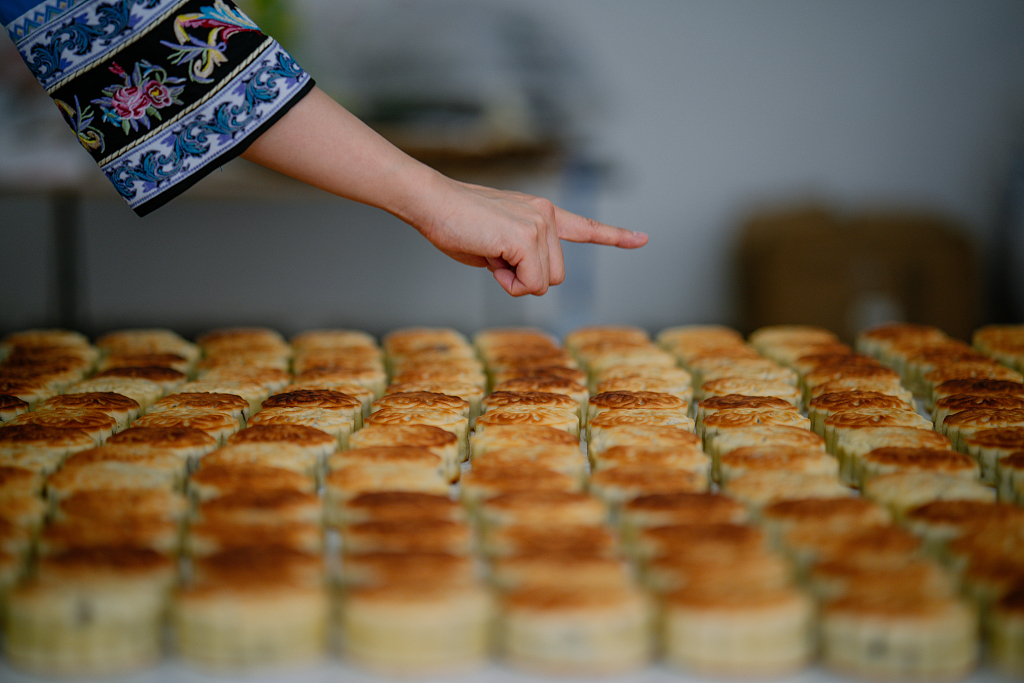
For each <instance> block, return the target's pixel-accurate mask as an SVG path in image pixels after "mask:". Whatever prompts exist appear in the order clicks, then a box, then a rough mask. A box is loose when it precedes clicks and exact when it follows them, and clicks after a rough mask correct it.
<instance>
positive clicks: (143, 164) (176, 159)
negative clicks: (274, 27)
mask: <svg viewBox="0 0 1024 683" xmlns="http://www.w3.org/2000/svg"><path fill="white" fill-rule="evenodd" d="M270 52H272V53H274V54H271V55H268V57H267V58H265V59H264V60H262V63H261V64H258V65H256V68H255V69H254V70H253V71H252V73H251V74H250V75H249V76H247V77H246V78H245V80H244V82H242V83H239V84H238V86H236V87H237V90H235V92H232V93H230V97H229V101H227V102H224V103H222V104H218V105H216V107H215V108H214V109H213V111H211V112H210V115H209V117H208V118H207V117H195V118H193V119H191V120H189V121H188V122H186V124H185V125H184V126H183V127H182V128H179V129H178V130H175V131H174V132H173V133H172V135H171V136H170V137H169V138H168V139H167V142H169V143H170V149H169V150H168V151H167V152H158V151H155V150H154V151H147V152H145V153H143V154H142V156H141V158H139V159H138V160H137V161H134V162H133V161H131V160H123V161H122V162H120V163H118V164H117V165H112V166H109V167H106V168H104V172H105V173H106V174H107V177H108V178H109V179H110V181H111V182H112V183H113V184H114V187H115V188H117V191H118V192H119V193H120V194H121V195H122V196H123V197H125V198H126V199H128V200H129V202H131V201H132V200H133V199H134V198H135V197H136V195H137V193H138V189H137V187H136V186H138V187H139V188H140V189H142V190H143V192H144V193H146V194H149V193H151V192H152V191H153V190H154V189H155V188H157V187H159V186H160V185H163V184H165V183H169V182H175V181H174V180H172V179H174V178H175V177H176V176H178V175H179V174H181V173H188V172H190V170H191V169H190V168H189V161H190V160H194V159H197V158H205V157H208V156H210V155H211V152H212V151H213V148H217V149H223V148H225V147H230V146H231V145H232V144H234V141H235V140H237V139H238V137H239V136H241V135H245V134H246V133H248V132H251V131H252V130H253V129H254V128H255V127H257V126H258V125H259V124H260V120H261V118H262V117H263V116H266V115H267V114H268V113H269V112H268V111H266V110H265V108H266V107H268V106H269V107H272V108H274V109H276V108H278V107H280V106H282V105H283V104H284V101H285V98H284V97H282V94H283V92H284V91H286V90H291V89H292V88H294V87H295V86H298V85H299V84H300V83H302V82H303V81H305V83H306V84H307V86H306V87H308V84H309V83H310V81H309V78H308V76H307V75H306V73H305V72H304V71H303V70H302V69H301V67H299V65H298V64H297V63H296V62H295V60H294V59H293V58H292V57H291V55H289V54H288V53H286V52H284V51H281V50H279V49H277V48H276V46H275V49H272V50H270ZM281 80H284V81H285V84H284V87H282V84H279V81H281ZM232 100H233V101H232ZM211 138H212V139H211Z"/></svg>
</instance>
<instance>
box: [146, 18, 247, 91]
mask: <svg viewBox="0 0 1024 683" xmlns="http://www.w3.org/2000/svg"><path fill="white" fill-rule="evenodd" d="M190 28H208V29H210V30H209V32H208V33H207V35H206V39H205V41H204V40H202V39H200V38H196V37H195V36H192V35H190V34H189V33H188V30H187V29H190ZM258 30H259V28H258V27H257V26H256V24H254V23H253V22H252V20H251V19H249V17H247V16H245V15H244V14H242V12H240V11H239V10H237V9H232V8H230V7H228V6H227V5H226V4H224V2H223V0H216V2H215V3H214V5H213V6H212V7H203V8H202V9H200V11H199V12H196V13H193V14H182V15H181V16H179V17H177V18H176V19H175V20H174V37H175V38H177V40H178V44H177V45H175V44H174V43H171V42H168V41H166V40H164V41H161V43H162V44H163V45H165V46H166V47H169V48H173V49H174V52H172V53H171V62H172V63H174V64H184V63H188V64H189V78H191V79H192V80H193V81H196V82H198V83H209V82H211V81H212V80H213V79H211V78H210V76H211V75H212V74H213V70H214V69H215V68H216V67H217V66H218V65H220V64H223V63H224V62H226V61H227V56H225V54H224V51H225V49H227V41H228V38H230V37H231V36H232V35H234V34H236V33H239V32H240V31H258Z"/></svg>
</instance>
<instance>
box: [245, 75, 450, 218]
mask: <svg viewBox="0 0 1024 683" xmlns="http://www.w3.org/2000/svg"><path fill="white" fill-rule="evenodd" d="M242 157H243V158H245V159H248V160H249V161H253V162H255V163H258V164H260V165H262V166H265V167H267V168H271V169H273V170H275V171H279V172H280V173H283V174H285V175H287V176H290V177H292V178H295V179H297V180H301V181H302V182H304V183H307V184H309V185H312V186H314V187H317V188H320V189H322V190H325V191H327V192H330V193H332V194H335V195H338V196H340V197H344V198H346V199H351V200H354V201H357V202H361V203H363V204H369V205H371V206H375V207H378V208H380V209H383V210H385V211H388V212H389V213H392V214H394V215H395V216H397V217H399V218H401V219H402V220H403V221H405V222H407V223H409V224H411V225H413V226H414V227H416V228H417V229H421V228H422V226H423V224H424V222H425V221H427V220H428V218H427V216H429V210H430V209H429V205H430V204H431V203H432V199H431V195H432V194H433V193H437V192H439V191H440V188H441V186H442V185H443V183H444V181H445V179H444V178H443V177H442V176H441V175H440V174H439V173H437V172H436V171H434V170H433V169H431V168H430V167H428V166H426V165H425V164H422V163H420V162H418V161H416V160H415V159H413V158H412V157H410V156H409V155H407V154H405V153H404V152H402V151H401V150H399V149H398V148H397V147H395V146H394V145H392V144H391V143H390V142H388V141H387V140H385V139H384V138H383V137H381V136H380V135H378V134H377V133H376V132H374V131H373V130H372V129H371V128H370V127H369V126H367V125H366V124H365V123H363V122H362V121H360V120H359V119H358V118H356V117H355V116H354V115H353V114H351V113H350V112H349V111H347V110H346V109H345V108H344V107H342V106H341V105H339V104H338V103H336V102H335V101H334V100H332V99H331V98H330V97H328V96H327V95H326V94H325V93H324V92H323V91H322V90H320V89H319V88H314V89H313V90H312V91H311V92H310V93H309V94H308V95H306V97H304V98H303V99H302V101H301V102H299V103H298V104H296V105H295V106H294V107H293V108H292V109H291V110H290V111H289V112H288V113H287V114H286V115H285V116H284V118H282V119H281V120H280V121H279V122H278V123H277V124H275V125H274V126H273V127H272V128H271V129H270V130H269V131H267V132H266V133H264V134H263V135H262V136H261V137H260V138H259V139H257V140H256V141H255V142H254V143H253V144H252V145H251V146H250V147H249V149H248V150H246V151H245V152H244V153H243V154H242Z"/></svg>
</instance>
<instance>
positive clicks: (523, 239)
mask: <svg viewBox="0 0 1024 683" xmlns="http://www.w3.org/2000/svg"><path fill="white" fill-rule="evenodd" d="M442 178H443V181H444V183H445V185H446V187H444V188H443V190H442V192H441V200H440V204H439V206H438V207H437V210H436V211H434V212H433V213H432V214H431V216H430V217H429V219H428V220H427V222H426V223H425V225H424V226H423V227H419V226H417V229H418V230H419V231H420V232H421V233H422V234H423V236H424V237H426V238H427V239H428V240H430V242H431V243H432V244H433V245H434V246H436V247H437V248H438V249H440V250H441V251H442V252H444V253H445V254H447V255H448V256H450V257H452V258H453V259H455V260H456V261H458V262H460V263H464V264H466V265H469V266H476V267H480V268H487V269H488V270H490V271H491V273H492V274H493V275H494V279H495V280H497V282H498V284H500V285H501V287H502V288H503V289H504V290H505V291H506V292H508V293H509V294H511V295H512V296H522V295H524V294H537V295H541V294H544V293H545V292H547V290H548V287H549V286H550V285H557V284H559V283H561V282H562V281H563V280H564V279H565V263H564V261H563V259H562V245H561V240H563V239H564V240H568V241H570V242H590V243H594V244H604V245H609V246H615V247H622V248H626V249H635V248H637V247H642V246H643V245H644V244H646V243H647V235H645V234H643V233H639V232H632V231H629V230H623V229H622V228H614V227H612V226H610V225H605V224H603V223H598V222H597V221H594V220H591V219H589V218H584V217H582V216H577V215H576V214H574V213H569V212H568V211H565V210H563V209H560V208H558V207H557V206H555V205H554V204H552V203H551V202H549V201H548V200H546V199H542V198H540V197H534V196H531V195H527V194H522V193H519V192H507V191H502V190H495V189H491V188H488V187H481V186H479V185H470V184H468V183H461V182H458V181H455V180H451V179H450V178H444V177H443V176H442Z"/></svg>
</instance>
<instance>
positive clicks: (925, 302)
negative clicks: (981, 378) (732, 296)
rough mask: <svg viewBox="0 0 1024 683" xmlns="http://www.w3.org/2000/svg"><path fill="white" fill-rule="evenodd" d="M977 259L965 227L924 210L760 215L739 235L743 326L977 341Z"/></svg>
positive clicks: (848, 336) (815, 209) (847, 336)
mask: <svg viewBox="0 0 1024 683" xmlns="http://www.w3.org/2000/svg"><path fill="white" fill-rule="evenodd" d="M978 253H979V250H978V248H977V246H976V245H975V244H974V242H973V241H972V240H971V239H970V238H969V236H968V235H967V232H966V230H964V228H963V227H962V226H960V225H958V224H956V223H955V222H953V221H951V220H949V219H946V218H944V217H942V216H938V215H935V214H930V213H927V212H923V211H922V212H912V211H887V210H870V211H862V212H855V213H851V214H848V215H841V214H839V213H837V212H834V211H831V210H829V209H828V208H825V207H822V206H818V205H806V206H801V207H796V208H792V209H782V210H777V211H766V212H762V213H758V214H755V215H753V216H752V217H750V218H749V219H748V220H747V222H746V223H745V224H744V225H743V226H742V229H741V232H740V235H739V244H738V249H737V254H736V269H737V270H736V276H737V292H738V296H739V301H738V304H739V309H740V311H741V323H740V326H741V328H743V329H744V330H745V331H748V332H749V331H750V330H754V329H756V328H758V327H761V326H763V325H770V324H783V323H786V324H807V325H819V326H822V327H826V328H828V329H831V330H833V331H834V332H836V333H837V334H839V336H840V337H841V338H843V339H844V340H846V341H852V340H853V339H854V337H855V336H856V334H857V333H858V332H859V331H860V330H862V329H865V328H867V327H870V326H872V325H876V324H881V323H884V322H891V321H906V322H914V323H922V324H928V325H935V326H937V327H939V328H941V329H943V330H945V331H946V332H947V333H949V334H951V335H953V336H954V337H958V338H960V339H969V338H970V334H971V332H972V331H973V330H974V328H975V327H977V325H978V324H980V321H981V312H980V309H981V295H980V291H981V290H980V285H979V277H978V263H977V258H978Z"/></svg>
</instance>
